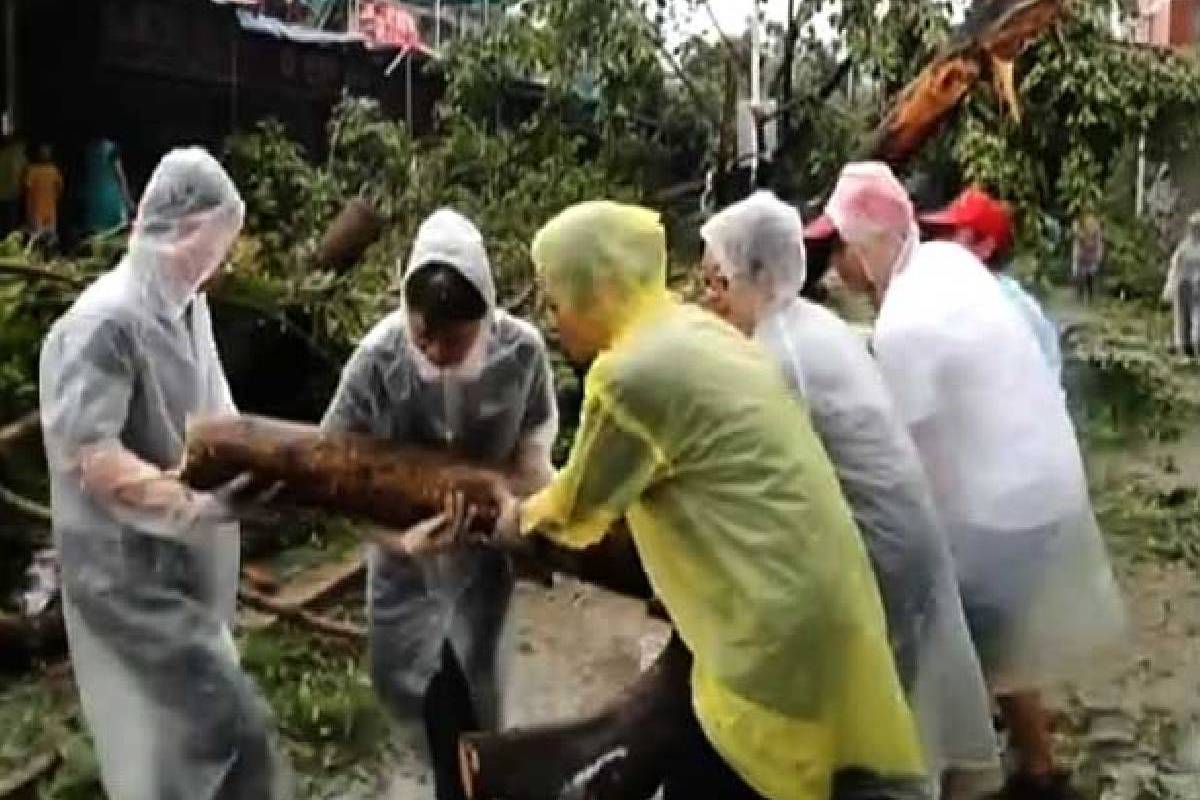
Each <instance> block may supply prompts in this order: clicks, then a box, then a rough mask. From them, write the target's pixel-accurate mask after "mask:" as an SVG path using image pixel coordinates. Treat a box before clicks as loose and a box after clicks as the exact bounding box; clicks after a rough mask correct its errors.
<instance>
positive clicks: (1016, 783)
mask: <svg viewBox="0 0 1200 800" xmlns="http://www.w3.org/2000/svg"><path fill="white" fill-rule="evenodd" d="M997 797H998V798H999V800H1083V795H1082V794H1081V793H1080V792H1079V791H1078V790H1077V789H1076V788H1075V787H1074V786H1072V785H1071V775H1070V773H1068V772H1053V773H1051V774H1049V775H1026V774H1022V773H1017V774H1015V775H1011V776H1010V777H1009V779H1008V780H1007V781H1006V782H1005V783H1004V788H1002V789H1001V790H1000V794H999V795H997Z"/></svg>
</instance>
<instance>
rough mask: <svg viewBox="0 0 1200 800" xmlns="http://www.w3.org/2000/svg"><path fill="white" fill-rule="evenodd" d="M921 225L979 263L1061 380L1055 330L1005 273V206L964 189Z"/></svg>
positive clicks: (1008, 229)
mask: <svg viewBox="0 0 1200 800" xmlns="http://www.w3.org/2000/svg"><path fill="white" fill-rule="evenodd" d="M920 222H921V225H922V226H923V227H924V228H925V229H926V230H927V231H928V232H929V233H930V234H931V235H932V236H933V237H935V238H939V239H948V240H949V241H952V242H957V243H959V244H961V245H962V246H963V247H965V248H967V249H968V250H970V251H971V252H972V253H974V254H975V257H976V258H978V259H979V260H980V261H981V262H983V263H984V264H985V265H986V266H987V268H988V269H989V270H991V272H992V274H993V275H995V276H996V280H997V281H999V282H1000V288H1001V289H1003V290H1004V296H1005V297H1007V298H1008V300H1009V302H1011V303H1012V304H1013V306H1014V307H1015V308H1016V309H1017V310H1018V311H1019V312H1021V316H1022V317H1024V319H1025V321H1026V322H1027V323H1028V324H1029V327H1030V329H1031V330H1032V331H1033V334H1034V336H1036V337H1037V343H1038V347H1039V348H1041V351H1042V356H1043V357H1044V358H1045V359H1046V363H1047V365H1049V367H1050V369H1052V370H1053V371H1054V375H1055V377H1057V378H1058V379H1060V380H1061V378H1062V350H1061V348H1060V346H1059V341H1058V328H1057V327H1056V326H1055V325H1054V323H1053V322H1051V321H1050V319H1049V318H1048V317H1047V316H1046V314H1045V312H1044V311H1043V310H1042V306H1041V304H1040V303H1038V301H1037V300H1035V299H1034V298H1033V296H1032V295H1030V294H1029V293H1028V292H1026V291H1025V289H1024V288H1022V287H1021V284H1020V283H1019V282H1018V281H1017V279H1016V278H1014V277H1013V276H1012V275H1011V274H1010V273H1009V272H1008V265H1009V259H1010V256H1011V255H1012V246H1013V241H1014V235H1013V221H1012V214H1011V213H1010V211H1009V208H1008V205H1007V204H1005V203H1002V202H1000V201H999V200H996V199H995V198H993V197H992V196H991V195H989V194H988V193H987V192H985V191H983V190H982V189H980V188H978V187H974V186H972V187H968V188H967V189H964V190H963V192H962V194H960V195H959V196H958V197H957V198H955V200H954V201H953V202H952V203H950V205H948V206H946V207H945V208H943V209H941V210H939V211H934V212H932V213H929V214H923V215H921V217H920Z"/></svg>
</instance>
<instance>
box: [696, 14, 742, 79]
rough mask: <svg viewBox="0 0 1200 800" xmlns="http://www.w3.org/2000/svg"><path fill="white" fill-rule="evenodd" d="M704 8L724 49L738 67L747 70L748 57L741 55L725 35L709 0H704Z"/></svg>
mask: <svg viewBox="0 0 1200 800" xmlns="http://www.w3.org/2000/svg"><path fill="white" fill-rule="evenodd" d="M704 10H705V11H707V12H708V18H709V20H710V21H711V22H712V26H713V30H715V31H716V32H717V36H719V37H721V42H722V44H724V45H725V49H726V50H728V51H729V55H730V56H731V57H732V58H733V60H734V61H736V62H737V64H738V66H739V67H741V68H742V69H747V70H748V69H750V61H749V59H747V58H746V57H745V56H743V55H742V52H741V51H740V50H738V48H737V46H736V45H734V43H733V41H732V40H731V39H730V38H729V37H728V36H726V35H725V31H723V30H721V24H720V23H719V22H717V14H716V12H715V11H713V10H712V4H711V2H710V0H704Z"/></svg>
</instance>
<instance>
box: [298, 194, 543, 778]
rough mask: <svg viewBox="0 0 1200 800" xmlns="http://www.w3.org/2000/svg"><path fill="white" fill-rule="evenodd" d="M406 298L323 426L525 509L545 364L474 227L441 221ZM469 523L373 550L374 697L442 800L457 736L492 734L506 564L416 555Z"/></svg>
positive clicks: (412, 265) (374, 337)
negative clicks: (507, 494) (458, 460)
mask: <svg viewBox="0 0 1200 800" xmlns="http://www.w3.org/2000/svg"><path fill="white" fill-rule="evenodd" d="M401 286H402V290H403V298H404V302H403V305H402V306H401V307H400V308H399V309H397V310H396V311H394V312H393V313H391V314H390V315H388V316H387V317H385V318H384V319H383V320H382V321H380V322H379V323H378V324H377V325H376V326H375V327H374V329H372V330H371V332H370V333H368V334H367V335H366V337H364V338H363V340H362V342H361V343H360V344H359V346H358V349H357V350H356V351H355V353H354V354H353V356H351V358H350V361H349V363H348V364H347V365H346V368H345V370H344V372H343V374H342V380H341V384H340V385H339V386H338V389H337V393H336V394H335V395H334V398H333V400H332V402H331V403H330V406H329V410H328V411H327V412H326V414H325V418H324V420H323V421H322V423H321V425H322V427H323V428H324V429H325V430H328V431H338V432H352V433H359V434H366V435H369V436H373V437H375V438H378V439H384V440H387V441H390V442H394V443H397V444H405V445H419V446H423V447H430V448H437V449H439V450H445V451H447V452H450V453H455V454H458V455H461V456H463V457H465V458H469V459H471V460H472V461H474V462H476V463H479V464H483V465H487V466H491V467H493V468H495V469H498V470H500V471H501V472H503V473H504V474H506V475H507V476H508V477H509V480H510V485H511V488H512V490H513V491H514V492H516V493H517V494H519V495H522V496H523V495H525V494H529V493H530V492H532V491H534V490H535V489H538V488H540V487H541V486H542V485H544V484H545V483H546V482H547V481H549V480H550V477H551V475H552V474H553V467H552V466H551V463H550V452H551V448H552V446H553V444H554V438H555V436H556V434H557V431H558V413H557V409H556V405H555V398H554V385H553V378H552V373H551V370H550V362H549V356H548V354H547V352H546V345H545V343H544V342H543V340H542V336H541V334H540V333H539V332H538V330H537V329H536V328H534V327H533V326H532V325H530V324H529V323H527V322H525V321H524V320H520V319H517V318H515V317H512V316H510V315H509V314H508V313H507V312H505V311H504V310H503V309H501V308H499V307H498V306H497V305H496V286H495V283H494V281H493V278H492V272H491V267H490V266H489V264H488V257H487V252H486V251H485V249H484V245H483V237H482V236H481V235H480V233H479V230H478V229H477V228H476V227H475V226H474V225H473V224H472V223H471V222H470V221H469V220H467V219H466V218H465V217H463V216H462V215H461V214H458V213H457V212H455V211H453V210H451V209H447V208H443V209H441V210H439V211H437V212H435V213H434V214H433V215H431V216H430V217H429V218H428V219H427V220H425V222H424V223H422V225H421V227H420V229H419V230H418V231H417V236H416V240H415V241H414V242H413V246H412V253H411V254H410V256H409V259H408V266H407V268H406V269H405V270H404V273H403V278H402V280H401ZM470 514H471V510H470V509H466V508H464V507H463V505H462V503H461V499H455V498H451V503H450V504H448V507H447V509H446V511H445V513H443V514H440V515H437V516H435V517H433V518H431V519H430V520H427V521H425V522H422V523H418V524H417V525H415V526H413V527H412V528H411V529H409V530H408V531H404V532H396V533H381V534H380V535H379V536H378V539H377V543H376V544H374V545H372V546H371V547H370V549H369V551H368V567H369V575H368V588H369V605H368V614H369V624H370V644H371V656H370V657H371V675H372V678H373V681H374V684H375V690H376V692H377V693H378V694H379V696H380V697H381V698H382V699H383V701H384V704H385V705H386V706H387V708H388V710H389V711H390V712H391V715H392V717H393V718H394V719H395V721H396V723H397V727H398V729H399V733H400V734H401V736H402V737H403V738H404V744H405V745H406V746H407V747H408V748H410V749H411V750H412V751H413V752H415V753H416V754H417V755H418V757H419V758H420V759H421V760H422V761H423V762H425V765H429V766H432V770H433V777H434V783H435V787H436V793H437V798H438V800H457V799H458V798H463V797H464V794H463V789H462V785H461V782H460V779H459V767H458V737H459V734H461V733H463V732H466V731H471V730H481V729H487V730H494V729H496V728H497V727H499V724H500V716H501V714H500V711H501V709H500V701H501V697H500V688H499V685H498V677H497V657H498V649H499V639H500V633H501V627H502V624H503V622H504V620H505V617H506V614H507V609H508V605H509V599H510V596H511V594H512V588H513V575H512V565H511V564H510V562H509V560H508V558H507V557H506V556H505V555H503V554H501V553H499V552H497V551H496V550H494V549H492V548H487V547H483V546H477V547H473V548H466V549H464V550H462V551H459V552H453V553H438V554H433V555H429V556H425V555H421V554H420V553H416V552H413V550H412V546H411V543H413V542H420V541H422V540H424V539H425V538H429V537H437V536H453V535H455V534H457V533H461V532H463V531H465V530H466V529H467V528H468V527H469V526H470V523H471V519H470ZM501 655H502V654H501ZM423 766H424V765H423Z"/></svg>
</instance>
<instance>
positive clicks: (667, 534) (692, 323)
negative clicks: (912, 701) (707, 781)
mask: <svg viewBox="0 0 1200 800" xmlns="http://www.w3.org/2000/svg"><path fill="white" fill-rule="evenodd" d="M533 257H534V262H535V264H536V266H537V269H538V272H539V274H540V277H541V279H542V281H543V283H544V286H545V288H546V290H547V292H548V293H549V295H550V296H551V297H552V298H553V299H554V302H556V303H559V304H564V305H566V306H568V307H571V308H577V309H580V308H592V307H594V306H595V304H596V302H597V301H598V300H600V299H603V300H604V301H605V302H603V303H602V306H601V307H604V308H616V309H619V311H617V312H616V313H618V314H619V315H620V316H619V319H613V320H611V321H612V322H613V323H615V325H616V327H615V328H614V329H613V330H614V331H615V338H614V339H613V341H612V344H611V346H610V347H609V348H608V349H606V350H604V351H602V352H601V353H600V355H599V356H598V357H597V358H596V360H595V362H594V363H593V364H592V367H591V369H590V371H589V373H588V376H587V380H586V384H585V389H584V391H585V397H584V409H583V417H582V420H581V424H580V428H579V432H578V434H577V435H576V438H575V443H574V446H573V447H572V451H571V455H570V458H569V461H568V463H567V465H566V466H565V467H564V468H563V470H562V471H561V472H559V473H558V475H557V477H556V478H555V480H554V482H553V483H552V484H551V485H550V486H549V487H548V488H546V489H545V490H543V491H542V492H540V493H539V494H537V495H535V496H534V497H533V498H531V499H530V500H529V501H528V502H527V503H526V505H525V506H524V508H523V510H522V527H523V528H524V529H526V530H532V529H534V528H536V529H537V530H539V531H540V532H542V533H544V534H545V535H547V536H550V537H551V538H553V539H555V540H556V541H559V542H561V543H562V544H565V545H567V546H573V547H584V546H586V545H588V544H591V543H592V542H595V541H597V540H598V539H599V538H600V537H602V536H603V535H604V533H605V532H606V531H607V529H608V527H609V525H610V524H611V523H612V522H613V521H615V520H617V519H619V518H622V517H624V518H625V519H626V520H627V521H628V523H629V527H630V530H631V531H632V534H633V538H634V542H635V544H636V546H637V549H638V553H639V555H640V557H641V560H642V563H643V564H644V566H645V567H646V570H647V573H648V575H649V577H650V580H651V582H652V584H653V586H654V588H655V591H656V592H657V594H658V596H659V597H660V598H661V599H662V601H663V603H664V605H665V606H666V608H667V610H668V611H669V612H670V615H671V618H672V620H673V621H674V623H675V625H676V626H677V628H678V631H679V633H680V635H681V636H682V638H683V640H684V642H685V643H686V644H687V645H688V647H689V648H690V650H691V652H692V653H693V655H694V657H695V664H694V668H693V674H692V697H693V705H694V708H695V710H696V714H697V716H698V718H699V720H700V724H701V726H702V728H703V729H704V732H705V734H706V736H707V737H708V739H709V740H710V741H711V742H712V744H713V745H714V747H715V748H716V750H717V751H718V753H719V754H720V755H721V757H722V758H723V759H724V760H725V761H726V762H727V763H728V764H729V765H730V766H731V767H732V768H733V769H734V770H735V771H736V772H737V773H738V774H739V775H740V776H741V777H742V778H743V779H744V780H745V781H746V782H747V783H749V784H750V785H751V786H753V787H754V788H755V790H757V791H758V792H760V793H761V794H763V795H765V796H766V797H770V798H776V799H777V800H781V799H785V798H786V799H789V800H790V799H792V798H796V799H798V800H817V799H818V798H826V797H828V795H829V791H830V785H831V781H832V780H833V777H834V775H835V774H837V773H843V772H845V771H848V770H853V769H858V770H861V771H865V772H867V773H870V774H873V775H876V776H879V777H882V778H884V779H896V778H898V779H901V780H903V779H907V780H909V781H912V782H916V783H919V782H920V780H921V779H922V777H923V774H924V770H923V765H922V760H921V755H920V746H919V744H918V740H917V736H916V732H915V727H914V725H913V721H912V717H911V715H910V713H909V710H908V708H907V706H906V703H905V701H904V696H903V693H902V690H901V687H900V684H899V680H898V679H897V677H896V671H895V667H894V665H893V663H892V659H891V655H890V653H889V651H888V647H887V639H886V633H885V630H884V622H883V612H882V609H881V606H880V602H879V594H878V590H877V588H876V586H875V580H874V578H873V576H872V575H871V569H870V565H869V562H868V560H867V556H866V553H865V551H864V549H863V545H862V541H861V539H860V538H859V536H858V534H857V532H856V531H855V529H854V524H853V521H852V520H851V517H850V512H849V510H848V509H847V508H846V505H845V502H844V501H843V499H842V497H841V492H840V491H839V488H838V484H837V479H836V477H835V475H834V473H833V471H832V469H831V468H830V466H829V462H828V459H827V458H826V457H825V454H824V452H823V451H822V448H821V444H820V442H819V441H818V440H817V438H816V436H815V435H814V434H813V431H812V428H811V426H810V424H809V421H808V417H807V415H806V414H805V413H804V410H803V408H802V407H801V406H800V405H799V404H797V403H796V402H795V401H794V399H793V398H792V397H791V395H790V393H789V392H788V391H787V387H786V386H785V385H784V383H783V381H782V379H781V377H780V375H779V371H778V370H777V369H776V368H775V366H774V365H773V364H771V363H770V362H769V361H768V360H767V359H766V358H764V357H763V355H762V353H761V351H760V349H759V348H758V347H757V346H756V345H754V343H753V342H751V341H749V340H748V339H746V338H745V337H743V336H741V335H740V334H739V333H737V331H735V330H734V329H733V328H731V327H730V326H728V325H726V324H725V323H723V322H721V321H720V320H718V319H716V318H715V317H713V316H712V315H710V314H708V313H707V312H704V311H701V310H700V309H697V308H693V307H689V306H685V305H681V304H678V303H676V302H674V301H673V300H671V299H670V298H669V296H668V294H667V291H666V287H665V258H666V254H665V243H664V233H663V230H662V227H661V225H660V224H659V221H658V217H657V215H656V214H654V213H653V212H651V211H648V210H646V209H641V208H636V207H631V206H621V205H617V204H614V203H606V202H599V203H585V204H583V205H580V206H576V207H573V208H571V209H568V210H567V211H565V212H563V213H562V214H561V215H560V216H559V217H557V218H555V219H554V220H553V221H551V222H550V223H549V224H548V225H546V227H544V228H543V229H542V231H541V232H540V233H539V234H538V236H537V238H536V239H535V241H534V244H533Z"/></svg>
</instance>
